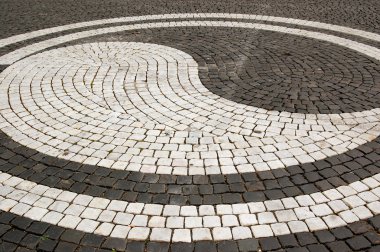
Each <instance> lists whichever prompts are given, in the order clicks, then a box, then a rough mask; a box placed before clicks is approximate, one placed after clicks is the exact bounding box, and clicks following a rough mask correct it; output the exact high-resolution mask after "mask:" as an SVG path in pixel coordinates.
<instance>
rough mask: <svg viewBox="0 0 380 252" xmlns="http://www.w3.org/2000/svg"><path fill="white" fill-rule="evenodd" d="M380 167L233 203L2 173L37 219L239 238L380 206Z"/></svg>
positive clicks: (340, 219) (27, 213) (2, 193)
mask: <svg viewBox="0 0 380 252" xmlns="http://www.w3.org/2000/svg"><path fill="white" fill-rule="evenodd" d="M379 181H380V175H379V174H378V175H375V176H373V177H369V178H366V179H364V180H362V181H357V182H354V183H351V184H350V185H348V186H340V187H338V188H336V189H330V190H327V191H324V192H318V193H313V194H310V195H302V196H297V197H288V198H283V199H281V200H269V201H264V202H257V203H254V202H253V203H242V204H232V205H228V204H225V205H216V206H211V205H201V206H198V207H196V206H176V205H164V206H163V205H158V204H144V203H128V202H125V201H118V200H108V199H105V198H99V197H91V196H88V195H82V194H76V193H73V192H69V191H63V190H60V189H55V188H49V187H47V186H42V185H37V184H36V183H33V182H30V181H26V180H23V179H20V178H17V177H13V176H11V175H9V174H6V173H0V209H1V210H2V211H7V212H11V213H14V214H17V215H19V216H24V217H27V218H30V219H32V220H37V221H43V222H47V223H51V224H53V225H58V226H61V227H65V228H71V229H76V230H80V231H84V232H88V233H95V234H100V235H104V236H111V237H118V238H127V237H128V239H131V240H147V239H149V240H151V241H165V242H170V241H171V242H191V241H199V240H215V241H218V240H231V239H234V240H239V239H247V238H252V237H256V238H259V237H269V236H274V235H275V236H277V235H284V234H289V233H298V232H309V231H311V232H312V231H317V230H325V229H330V228H335V227H339V226H345V225H347V224H348V223H352V222H355V221H358V220H365V219H368V218H370V217H372V216H374V215H377V214H379V213H380V202H379V197H380V187H379V186H380V183H379Z"/></svg>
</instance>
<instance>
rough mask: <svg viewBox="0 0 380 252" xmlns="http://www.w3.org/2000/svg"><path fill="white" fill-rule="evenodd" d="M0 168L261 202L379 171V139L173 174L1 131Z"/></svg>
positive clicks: (134, 190)
mask: <svg viewBox="0 0 380 252" xmlns="http://www.w3.org/2000/svg"><path fill="white" fill-rule="evenodd" d="M0 143H1V145H2V147H1V148H0V157H1V158H2V160H1V161H0V171H2V172H6V173H9V174H11V175H13V176H17V177H20V178H23V179H26V180H29V181H31V182H36V183H39V184H41V185H45V186H49V187H54V188H57V189H64V190H70V191H72V192H76V193H81V194H86V195H89V196H95V197H99V196H101V197H105V198H108V199H117V200H122V199H123V200H127V201H129V202H140V203H153V204H175V205H201V204H210V205H215V204H221V203H227V204H230V203H244V202H247V203H248V202H261V201H264V200H273V199H280V198H284V197H290V196H292V197H294V196H299V195H303V194H310V193H315V192H319V191H325V190H328V189H332V188H334V187H337V186H341V185H347V184H349V183H352V182H355V181H358V180H360V179H364V178H367V177H369V176H371V175H375V174H377V173H379V171H380V166H379V165H378V166H376V163H377V162H379V161H380V144H379V140H378V139H377V140H376V141H373V142H370V143H368V144H364V145H361V146H359V147H358V148H357V149H355V150H353V151H349V152H347V153H345V154H341V155H337V156H334V157H332V158H327V159H324V160H322V161H319V162H315V163H311V164H306V165H302V166H290V167H287V168H285V169H279V170H273V171H264V172H256V173H244V174H232V175H226V176H223V175H209V176H204V175H201V176H173V175H157V174H144V173H140V172H129V171H120V170H114V171H111V170H110V169H107V168H104V167H99V166H90V165H82V164H80V163H76V162H71V161H67V160H62V159H57V158H53V157H49V156H46V155H44V154H41V153H38V152H37V151H35V150H32V149H29V148H27V147H24V146H22V145H20V144H18V143H16V142H14V141H13V140H12V139H10V138H9V137H8V136H6V135H5V134H4V133H1V134H0Z"/></svg>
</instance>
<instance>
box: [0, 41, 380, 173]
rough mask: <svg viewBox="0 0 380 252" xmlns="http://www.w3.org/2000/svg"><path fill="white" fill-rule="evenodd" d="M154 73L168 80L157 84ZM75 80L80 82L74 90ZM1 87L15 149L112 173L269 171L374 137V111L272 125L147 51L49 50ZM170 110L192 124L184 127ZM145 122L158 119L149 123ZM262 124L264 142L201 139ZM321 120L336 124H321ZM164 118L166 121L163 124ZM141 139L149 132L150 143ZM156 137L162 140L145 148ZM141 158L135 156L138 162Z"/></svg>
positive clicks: (186, 61)
mask: <svg viewBox="0 0 380 252" xmlns="http://www.w3.org/2000/svg"><path fill="white" fill-rule="evenodd" d="M102 49H103V51H102ZM91 52H92V53H91ZM47 60H49V61H47ZM46 62H49V63H48V66H46ZM115 68H116V69H115ZM118 68H120V69H118ZM99 69H108V70H106V71H105V72H104V70H99ZM110 69H113V70H110ZM169 69H170V70H169ZM99 71H103V72H104V73H102V74H103V75H104V76H103V77H102V78H100V79H99V80H96V77H93V76H94V74H93V73H94V72H98V73H99ZM107 71H108V72H109V73H110V75H108V76H107ZM89 72H90V74H88V73H89ZM91 72H92V74H91ZM161 72H162V73H165V74H166V73H169V75H168V76H167V75H163V76H160V73H161ZM157 73H159V75H158V77H157ZM84 75H87V77H85V79H86V78H87V81H85V82H84V83H83V81H82V80H83V76H84ZM115 76H118V78H117V81H115V79H116V77H115ZM109 77H110V78H111V79H109V80H108V78H109ZM147 77H148V79H147ZM139 78H140V79H139ZM152 78H153V79H152ZM0 80H1V85H0V88H1V90H2V91H3V92H1V94H0V95H1V99H0V100H1V101H2V103H1V105H0V107H1V115H2V117H3V120H2V123H1V124H0V128H1V129H2V130H3V131H4V132H5V133H7V134H8V135H10V136H11V137H12V138H13V139H14V140H15V141H18V142H20V143H21V144H23V145H26V146H28V147H30V148H34V149H36V150H38V151H40V152H43V153H45V154H48V155H52V156H58V157H61V158H64V159H69V160H72V161H77V162H84V163H88V164H99V165H102V166H105V167H110V168H116V169H127V170H134V171H137V170H138V171H142V172H148V173H173V174H185V175H186V174H216V173H223V174H226V173H237V172H252V171H261V170H268V169H277V168H283V167H285V166H288V165H293V164H299V163H306V162H313V161H314V160H318V159H323V158H326V157H327V156H332V155H336V154H337V153H343V152H345V151H347V150H349V149H353V148H356V147H357V146H358V145H359V144H363V143H365V142H366V141H371V140H372V139H374V138H375V137H376V136H377V135H378V132H379V130H378V129H379V124H378V118H379V116H378V115H377V114H376V113H374V112H373V111H376V109H375V110H372V111H370V112H363V113H352V115H350V116H348V115H349V114H348V113H347V114H345V115H346V116H345V117H344V116H343V118H348V120H347V119H341V120H338V118H340V117H337V116H334V115H327V116H325V115H321V118H319V116H315V118H309V119H308V118H307V117H306V120H305V121H303V120H301V119H300V118H299V116H298V115H299V114H294V115H293V116H284V115H282V116H283V118H287V119H289V118H292V117H293V118H292V120H290V121H288V122H289V123H278V122H281V114H271V113H269V112H268V111H265V110H261V109H257V108H254V107H249V106H243V105H240V104H236V103H233V102H231V101H228V100H225V99H223V98H219V97H218V96H216V95H213V94H211V93H210V92H209V91H207V89H205V88H204V87H203V86H202V84H201V82H200V80H199V78H198V73H197V64H196V62H195V61H194V60H193V59H192V58H191V56H190V55H187V54H185V53H184V52H181V51H179V50H176V49H173V48H169V47H165V46H159V45H152V44H144V43H100V44H86V45H79V46H72V47H67V48H63V49H55V50H52V51H48V52H44V53H41V54H38V55H35V56H31V57H29V58H27V59H25V60H22V61H20V62H18V63H16V64H14V65H12V66H11V67H10V68H9V69H7V70H5V71H4V72H3V74H1V75H0ZM73 80H74V82H73ZM106 80H107V81H106ZM94 82H96V84H95V85H94ZM115 83H116V84H115ZM123 85H125V86H124V88H125V90H123ZM97 87H99V88H97ZM136 87H137V89H136ZM97 89H99V90H97ZM89 90H92V91H89ZM101 90H103V91H101ZM94 93H96V94H97V95H96V94H94ZM20 94H21V95H20ZM8 95H9V98H8ZM167 97H169V98H170V99H169V98H167ZM101 101H103V102H101ZM194 101H195V102H194ZM99 102H100V105H99ZM214 104H220V105H219V106H213V105H214ZM181 106H182V107H181ZM228 108H230V109H228ZM205 109H206V110H205ZM226 109H227V110H226ZM115 110H116V112H115ZM260 110H261V111H262V112H261V111H260ZM120 111H121V112H120ZM123 111H124V112H125V113H126V116H125V113H122V112H123ZM178 111H181V112H183V111H184V112H186V114H185V115H186V116H187V118H194V119H196V118H197V117H199V118H200V121H191V120H190V121H189V120H188V119H184V116H181V115H180V112H179V113H178ZM189 111H190V112H189ZM202 111H205V112H202ZM216 111H222V112H221V113H220V112H219V114H221V115H223V117H221V116H220V121H215V123H211V124H209V125H206V126H204V125H203V124H202V122H204V120H202V118H206V117H205V116H207V115H215V114H217V113H215V112H216ZM240 111H241V112H240ZM246 111H248V112H246ZM264 112H266V113H264ZM152 113H153V114H158V115H163V117H164V118H167V119H164V120H160V118H157V117H154V116H153V117H151V116H150V115H151V114H152ZM268 114H269V116H268ZM288 114H290V113H288ZM190 115H192V116H190ZM270 115H272V116H273V118H272V120H273V121H272V122H271V123H272V125H270V126H269V127H266V128H264V130H266V131H267V132H268V133H265V134H266V136H265V137H264V138H263V137H261V136H259V137H255V136H253V135H252V136H250V137H247V136H246V137H243V136H239V135H237V134H232V132H229V135H228V136H227V137H226V136H215V133H217V134H216V135H218V133H219V135H224V134H225V133H226V132H225V131H216V130H210V131H209V132H210V133H209V134H207V128H211V129H213V128H216V129H218V123H221V121H223V120H229V121H230V122H231V126H233V127H234V128H237V126H234V125H233V123H234V122H236V121H239V120H241V122H242V123H244V122H245V123H247V122H251V123H250V125H252V129H253V127H255V126H256V125H255V123H256V124H260V122H259V120H261V121H262V122H267V121H270V119H269V118H270ZM144 116H146V117H148V118H149V117H150V119H149V120H148V121H147V122H146V124H145V125H144V124H142V123H141V122H136V119H135V118H138V119H140V120H141V118H144ZM329 116H330V118H331V121H332V122H334V123H335V124H336V125H334V123H331V122H329V121H328V120H321V119H327V118H329ZM361 116H362V117H361ZM169 118H174V119H173V120H174V121H173V120H171V121H169V123H167V124H164V123H165V120H169ZM252 118H255V119H257V121H252ZM206 119H207V118H206ZM175 120H179V121H180V120H182V121H181V122H182V123H181V124H179V125H180V127H182V128H177V127H178V126H177V125H178V123H177V124H176V121H175ZM249 120H251V121H249ZM308 120H309V121H308ZM210 121H211V122H213V121H212V120H210ZM152 122H154V123H153V124H152ZM173 122H174V124H173ZM285 122H286V121H285ZM313 122H314V123H313ZM185 123H187V124H188V125H191V126H197V127H198V129H200V130H202V131H203V136H204V137H203V138H201V139H200V143H201V145H200V146H197V147H193V146H194V145H197V144H198V142H194V141H193V142H192V139H191V137H189V135H188V132H183V131H181V130H184V128H183V126H187V125H186V124H185ZM276 123H277V124H276ZM221 124H222V126H223V125H225V123H224V124H223V123H221ZM268 124H269V123H268ZM310 125H311V127H310ZM305 126H309V127H310V129H307V128H306V127H305ZM173 128H174V129H175V130H177V132H176V133H175V135H174V136H172V137H168V136H166V133H167V132H168V131H167V130H171V129H173ZM299 128H303V130H297V131H294V132H296V134H294V133H293V134H292V131H289V129H299ZM252 129H249V128H248V127H247V128H246V129H245V130H246V131H248V130H251V131H252ZM147 130H155V131H151V133H152V134H149V133H146V132H147ZM178 130H179V131H178ZM219 130H221V129H219ZM242 130H243V129H242ZM242 130H240V132H242ZM205 132H206V133H205ZM297 132H299V133H297ZM227 133H228V131H227ZM157 137H158V138H161V139H166V140H165V141H163V142H162V143H161V142H160V141H158V142H155V141H153V140H155V139H156V138H157ZM152 139H153V140H152ZM153 142H155V143H153ZM231 142H232V143H231ZM202 143H203V145H202ZM173 146H174V147H175V146H177V147H178V148H177V147H176V149H173ZM274 146H275V147H276V148H277V149H278V151H275V150H276V148H274ZM99 149H100V150H99ZM140 149H144V150H143V151H142V152H141V153H140ZM67 151H68V152H67ZM169 151H171V153H172V156H170V157H169V155H168V154H169ZM217 151H218V152H217ZM223 151H224V152H225V151H235V152H238V151H243V152H245V153H246V154H248V156H249V157H247V161H246V162H242V163H233V162H232V158H231V156H225V158H223V156H222V154H223ZM305 151H307V152H310V153H311V154H308V153H307V152H305ZM153 152H155V153H156V154H157V156H153V155H152V153H153ZM123 153H126V154H123ZM149 153H151V154H149ZM165 153H166V154H165ZM216 154H218V155H219V158H220V159H219V161H218V159H217V156H216ZM236 155H237V156H239V153H237V154H236ZM246 156H247V155H246ZM115 157H116V158H115ZM115 159H117V160H118V161H116V162H115ZM218 162H220V163H218ZM141 164H143V165H141ZM188 166H190V167H188ZM172 167H174V169H173V168H172Z"/></svg>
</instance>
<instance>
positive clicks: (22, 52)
mask: <svg viewBox="0 0 380 252" xmlns="http://www.w3.org/2000/svg"><path fill="white" fill-rule="evenodd" d="M192 26H197V27H199V26H201V27H202V26H205V27H207V26H211V27H213V26H214V27H237V28H248V29H260V30H266V31H275V32H281V33H287V34H291V35H297V36H303V37H307V38H313V39H318V40H322V41H327V42H331V43H334V44H337V45H340V46H344V47H347V48H349V49H352V50H356V51H358V52H361V53H363V54H365V55H367V56H369V57H371V58H375V59H377V60H378V59H379V55H380V49H377V48H375V47H373V46H369V45H365V44H362V43H359V42H355V41H353V40H349V39H345V38H340V37H337V36H334V35H328V34H324V33H320V32H313V31H307V30H301V29H294V28H287V27H282V26H274V25H266V24H256V23H242V22H225V21H178V22H175V21H174V22H157V23H143V24H134V25H123V26H115V27H109V28H100V29H95V30H89V31H84V32H77V33H72V34H69V35H64V36H60V37H57V38H53V39H48V40H44V41H42V42H38V43H34V44H31V45H28V46H25V47H22V48H20V49H17V50H15V51H13V52H11V53H8V54H5V55H3V56H1V57H0V64H3V65H9V64H12V63H14V62H16V61H18V60H20V59H22V58H24V57H26V56H28V55H30V54H33V53H36V52H38V51H41V50H44V49H46V48H49V47H52V46H57V45H59V44H62V43H67V42H69V41H73V40H77V39H81V38H86V37H91V36H96V35H102V34H108V33H115V32H121V31H128V30H136V29H151V28H164V27H192Z"/></svg>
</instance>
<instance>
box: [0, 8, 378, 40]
mask: <svg viewBox="0 0 380 252" xmlns="http://www.w3.org/2000/svg"><path fill="white" fill-rule="evenodd" d="M185 18H197V19H199V18H223V19H243V20H244V19H246V20H256V21H268V22H278V23H285V24H292V25H299V26H305V27H312V28H318V29H324V30H331V31H335V32H341V33H346V34H349V35H355V36H359V37H363V38H366V39H370V40H375V41H380V35H378V34H376V33H372V32H367V31H363V30H358V29H353V28H350V27H345V26H339V25H332V24H327V23H322V22H315V21H309V20H302V19H294V18H285V17H275V16H266V15H252V14H235V13H175V14H162V15H146V16H132V17H120V18H110V19H100V20H94V21H88V22H80V23H74V24H68V25H62V26H57V27H52V28H47V29H42V30H38V31H33V32H28V33H24V34H19V35H15V36H11V37H8V38H4V39H0V47H4V46H7V45H11V44H14V43H18V42H21V41H24V40H28V39H33V38H37V37H40V36H44V35H48V34H52V33H57V32H62V31H67V30H72V29H78V28H85V27H91V26H96V25H106V24H112V23H128V22H136V21H149V20H160V19H162V20H165V19H185Z"/></svg>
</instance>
